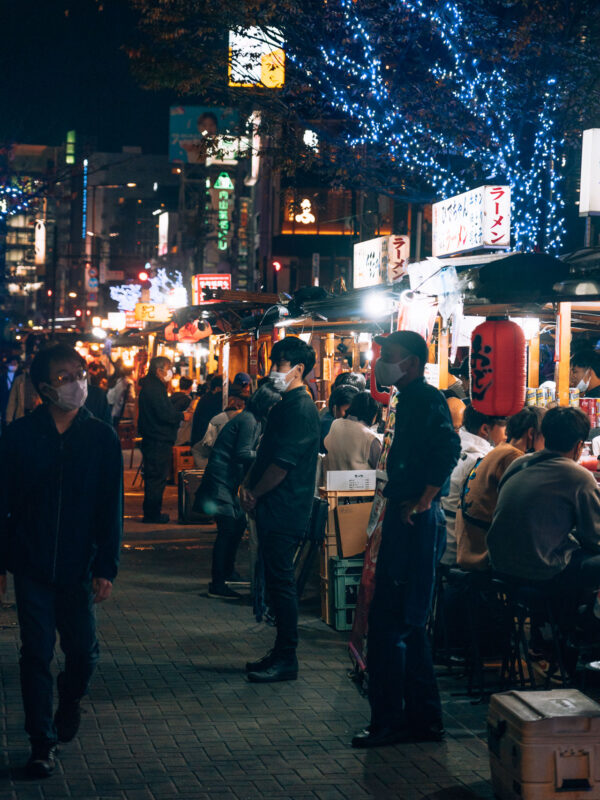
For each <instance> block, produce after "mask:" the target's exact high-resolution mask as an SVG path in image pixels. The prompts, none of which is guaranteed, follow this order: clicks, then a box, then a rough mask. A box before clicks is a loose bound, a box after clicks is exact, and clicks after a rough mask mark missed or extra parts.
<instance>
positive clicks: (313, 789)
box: [0, 492, 493, 800]
mask: <svg viewBox="0 0 600 800" xmlns="http://www.w3.org/2000/svg"><path fill="white" fill-rule="evenodd" d="M138 501H139V498H135V497H134V496H130V497H129V498H128V509H129V510H130V511H131V509H132V508H133V507H134V505H135V503H136V502H138ZM168 502H169V503H170V504H171V505H172V492H171V495H170V498H169V501H168ZM126 527H127V530H128V534H127V537H128V539H129V543H130V545H131V544H134V545H135V546H136V549H133V548H131V547H130V548H129V549H125V551H124V553H123V559H122V569H121V574H120V576H119V580H118V583H117V584H116V586H115V593H114V596H113V599H111V600H110V601H109V602H107V603H106V604H105V605H103V606H102V607H101V608H100V611H99V629H100V634H101V644H102V655H101V660H100V664H99V667H98V671H97V673H96V676H95V678H94V681H93V685H92V688H91V693H90V697H89V699H88V700H87V701H86V703H85V708H86V713H85V714H84V716H83V721H82V725H81V730H80V734H79V736H78V738H77V739H76V740H75V741H73V742H72V743H70V744H67V745H62V746H61V748H60V765H59V767H58V768H57V771H56V774H55V775H53V776H52V778H50V779H47V780H46V781H27V780H24V779H23V776H22V772H21V770H20V767H21V766H22V764H23V763H24V762H25V760H26V758H27V755H28V742H27V739H26V736H25V734H24V732H23V729H22V726H23V717H22V710H21V701H20V695H19V679H18V671H17V656H18V644H17V629H16V627H15V622H16V620H15V613H14V609H10V608H9V609H7V608H4V609H2V610H0V659H1V660H0V689H1V696H0V703H1V706H2V708H1V720H0V725H1V728H0V731H1V737H2V738H1V742H2V751H3V755H2V762H1V763H0V800H8V798H11V800H13V799H14V800H17V798H18V800H25V798H27V800H29V798H59V797H73V798H98V799H99V798H102V799H103V800H109V799H110V800H113V799H114V800H116V799H117V798H119V800H122V799H123V798H128V799H131V800H142V799H144V800H145V799H146V798H148V800H150V798H157V799H160V800H162V798H169V797H188V798H195V800H242V799H243V798H267V799H269V798H274V799H275V798H291V799H292V800H304V799H305V798H306V800H308V798H321V799H322V800H330V799H331V800H334V798H335V799H336V800H337V799H338V798H339V799H340V800H342V798H350V800H359V799H360V798H381V799H382V800H383V798H386V799H387V798H406V800H408V799H409V798H413V797H414V798H417V797H419V798H420V797H427V798H431V799H432V800H433V798H440V799H441V798H448V799H449V800H450V799H451V798H457V799H458V800H469V799H470V798H491V797H492V796H493V795H492V793H491V789H490V786H489V782H488V781H489V772H488V763H487V750H486V746H485V741H484V727H485V712H486V709H485V706H484V705H472V704H471V702H470V700H469V699H468V698H465V697H456V696H454V695H453V693H455V692H460V691H461V690H463V689H464V686H463V685H462V684H459V683H457V682H456V681H455V680H454V679H449V678H443V680H442V688H443V694H444V705H445V714H446V717H445V719H446V727H447V729H448V733H449V736H448V739H447V742H445V743H442V744H423V745H399V746H396V747H391V748H383V749H380V750H378V751H370V752H361V751H355V750H352V749H351V748H350V746H349V741H350V738H351V736H352V734H353V733H354V732H356V731H357V730H358V729H359V728H361V727H362V726H363V725H364V724H366V723H367V722H368V704H367V702H366V700H365V699H364V698H362V697H360V696H359V694H358V692H357V691H356V688H355V687H354V685H353V684H352V683H351V682H350V681H349V680H348V678H347V670H348V667H349V661H348V658H347V656H346V649H345V640H346V636H345V635H343V634H340V633H336V632H335V631H333V630H332V629H330V628H328V627H327V626H326V625H324V623H322V622H321V621H320V620H319V618H318V612H317V606H316V603H315V600H316V597H315V596H314V595H313V597H312V599H310V598H309V600H308V601H307V602H306V603H303V607H302V613H301V631H300V640H301V645H300V651H299V657H300V664H301V671H300V675H299V678H298V680H297V681H296V682H292V683H284V684H273V685H256V684H249V683H247V682H246V681H245V679H244V675H243V667H244V663H245V661H246V659H247V658H249V657H255V656H261V655H262V654H263V653H264V652H265V651H266V650H267V649H268V648H269V647H270V645H271V643H272V640H273V630H272V629H271V628H268V627H266V626H265V625H262V624H261V625H259V624H257V623H256V622H255V621H254V620H253V617H252V614H251V608H250V607H249V605H248V604H231V603H226V602H223V601H219V600H211V599H209V598H208V597H207V596H206V587H207V583H208V567H209V563H210V554H211V546H212V541H213V537H214V534H213V533H212V532H211V531H210V529H204V530H203V531H199V530H198V529H196V528H193V527H191V528H190V527H180V528H179V529H178V530H172V528H169V526H164V527H165V530H163V531H160V530H157V531H148V532H147V534H146V535H145V538H146V540H147V541H148V542H150V543H151V544H150V546H145V545H144V543H143V539H144V531H143V530H141V526H137V524H134V523H133V522H132V521H131V520H129V521H128V522H127V526H126ZM138 528H139V529H138ZM169 531H171V532H172V538H173V539H177V540H179V541H177V542H173V541H172V542H171V543H169V541H168V538H169V537H168V535H167V533H168V532H169ZM157 542H160V543H157ZM242 556H243V554H242ZM243 566H244V563H243V559H242V562H241V567H242V568H243Z"/></svg>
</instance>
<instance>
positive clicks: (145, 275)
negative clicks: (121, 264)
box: [138, 269, 150, 283]
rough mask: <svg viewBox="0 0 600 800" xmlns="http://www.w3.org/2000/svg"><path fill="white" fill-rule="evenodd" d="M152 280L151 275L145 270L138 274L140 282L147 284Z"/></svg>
mask: <svg viewBox="0 0 600 800" xmlns="http://www.w3.org/2000/svg"><path fill="white" fill-rule="evenodd" d="M149 280H150V275H149V274H148V273H147V272H146V270H145V269H143V270H142V271H141V272H138V281H140V282H141V283H147V282H148V281H149Z"/></svg>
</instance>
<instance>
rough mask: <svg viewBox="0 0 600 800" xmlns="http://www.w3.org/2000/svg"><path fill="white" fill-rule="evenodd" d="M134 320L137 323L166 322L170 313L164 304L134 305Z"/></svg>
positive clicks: (169, 317)
mask: <svg viewBox="0 0 600 800" xmlns="http://www.w3.org/2000/svg"><path fill="white" fill-rule="evenodd" d="M135 318H136V319H137V320H138V322H168V321H169V320H170V319H171V312H170V311H169V307H168V306H167V305H165V304H164V303H136V305H135Z"/></svg>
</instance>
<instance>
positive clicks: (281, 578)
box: [259, 530, 298, 661]
mask: <svg viewBox="0 0 600 800" xmlns="http://www.w3.org/2000/svg"><path fill="white" fill-rule="evenodd" d="M259 541H260V545H261V548H262V554H263V559H264V565H265V586H266V590H267V596H268V601H269V605H270V608H271V610H272V611H273V614H274V616H275V624H276V626H277V637H276V639H275V646H274V650H275V652H276V653H277V655H278V656H281V658H282V659H283V660H285V661H287V660H290V661H291V660H293V659H294V658H295V655H296V648H297V646H298V595H297V593H296V578H295V575H294V555H295V553H296V548H297V547H298V536H297V535H296V534H290V533H282V532H281V531H271V530H266V531H262V530H259Z"/></svg>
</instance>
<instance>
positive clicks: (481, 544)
mask: <svg viewBox="0 0 600 800" xmlns="http://www.w3.org/2000/svg"><path fill="white" fill-rule="evenodd" d="M544 412H545V409H542V408H537V407H535V406H527V407H525V408H522V409H521V411H519V412H518V414H515V415H514V416H512V417H511V418H510V419H509V420H508V424H507V426H506V438H507V441H506V442H503V443H502V444H499V445H497V446H496V447H494V449H493V450H492V451H491V452H490V453H488V454H487V455H486V456H485V457H484V458H482V459H481V460H480V461H478V462H477V463H476V464H475V466H474V467H473V469H472V470H471V471H470V473H469V475H468V476H467V479H466V481H465V484H464V487H463V491H462V500H461V503H460V504H459V507H458V510H457V512H456V527H455V531H456V542H457V564H458V566H459V567H460V568H461V569H464V570H467V571H483V570H488V569H489V568H490V558H489V553H488V548H487V541H486V538H487V532H488V530H489V527H490V525H491V522H492V518H493V516H494V511H495V509H496V503H497V502H498V486H499V484H500V481H501V479H502V476H503V475H504V473H505V472H506V470H507V469H508V468H509V467H510V465H511V464H512V463H513V461H515V460H516V459H517V458H520V457H521V456H522V455H524V454H525V453H527V452H529V451H533V450H542V449H543V447H544V437H543V435H542V432H541V426H542V418H543V416H544Z"/></svg>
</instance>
